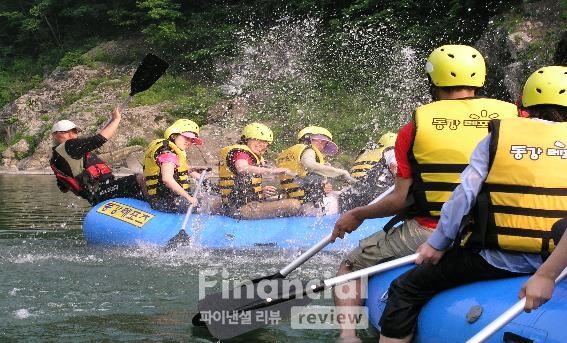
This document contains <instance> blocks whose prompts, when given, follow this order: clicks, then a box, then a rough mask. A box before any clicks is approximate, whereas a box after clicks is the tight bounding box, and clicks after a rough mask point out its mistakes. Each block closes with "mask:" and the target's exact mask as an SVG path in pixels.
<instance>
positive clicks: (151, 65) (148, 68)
mask: <svg viewBox="0 0 567 343" xmlns="http://www.w3.org/2000/svg"><path fill="white" fill-rule="evenodd" d="M167 67H169V64H168V63H167V62H166V61H164V60H162V59H161V58H159V57H157V56H156V55H153V54H147V55H146V57H144V59H143V60H142V63H141V64H140V65H139V66H138V69H136V72H135V73H134V76H132V81H130V96H133V95H134V94H137V93H140V92H143V91H145V90H146V89H148V88H150V87H151V86H152V85H153V84H154V83H155V82H156V81H157V80H158V79H159V78H160V77H161V76H162V75H163V73H165V71H166V70H167Z"/></svg>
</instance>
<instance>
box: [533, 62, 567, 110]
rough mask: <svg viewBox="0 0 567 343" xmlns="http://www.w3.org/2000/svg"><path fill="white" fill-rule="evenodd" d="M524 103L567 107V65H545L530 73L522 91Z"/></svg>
mask: <svg viewBox="0 0 567 343" xmlns="http://www.w3.org/2000/svg"><path fill="white" fill-rule="evenodd" d="M522 105H523V106H524V107H529V106H534V105H559V106H565V107H567V67H561V66H549V67H543V68H540V69H538V70H537V71H536V72H534V73H533V74H532V75H530V77H528V79H527V80H526V83H525V84H524V90H523V91H522Z"/></svg>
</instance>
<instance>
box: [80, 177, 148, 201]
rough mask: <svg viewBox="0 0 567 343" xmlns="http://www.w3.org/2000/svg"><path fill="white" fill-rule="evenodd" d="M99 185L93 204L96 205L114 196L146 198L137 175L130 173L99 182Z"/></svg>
mask: <svg viewBox="0 0 567 343" xmlns="http://www.w3.org/2000/svg"><path fill="white" fill-rule="evenodd" d="M98 186H99V187H98V189H97V192H96V194H95V196H94V197H93V198H94V199H92V201H91V205H96V204H98V203H100V202H103V201H105V200H108V199H113V198H135V199H140V200H144V196H143V194H142V188H141V187H140V184H139V183H138V181H137V180H136V175H128V176H124V177H121V178H118V179H114V180H112V181H107V182H104V183H99V185H98Z"/></svg>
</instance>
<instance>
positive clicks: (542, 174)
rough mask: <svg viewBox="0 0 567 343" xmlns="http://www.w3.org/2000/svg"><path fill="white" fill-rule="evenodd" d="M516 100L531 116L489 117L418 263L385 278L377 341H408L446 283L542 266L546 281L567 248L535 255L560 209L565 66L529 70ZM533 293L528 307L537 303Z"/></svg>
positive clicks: (557, 225) (563, 203)
mask: <svg viewBox="0 0 567 343" xmlns="http://www.w3.org/2000/svg"><path fill="white" fill-rule="evenodd" d="M522 102H523V105H524V107H525V108H526V109H527V110H528V111H529V112H530V118H533V119H528V118H510V119H502V120H499V119H494V120H492V121H490V123H489V129H490V131H489V134H488V135H487V136H486V137H485V138H484V139H483V140H482V141H481V142H480V143H479V144H478V145H477V147H476V148H475V150H474V152H473V154H472V156H471V162H470V164H469V165H468V167H467V168H466V169H465V170H464V171H463V173H462V174H461V184H460V185H459V186H458V187H457V188H456V189H455V190H454V192H453V194H452V195H451V198H450V199H449V200H448V201H447V202H446V203H445V204H444V205H443V208H442V210H441V218H440V220H439V224H438V226H437V230H435V232H434V233H433V234H432V235H431V236H430V237H429V239H428V240H427V241H426V243H424V244H422V245H421V246H420V247H419V249H418V250H417V251H418V252H419V255H418V257H417V259H416V261H415V263H416V266H415V267H414V268H413V269H410V270H409V271H407V272H406V273H404V274H402V275H400V276H399V277H398V278H396V279H395V280H394V281H392V283H391V284H390V288H389V290H388V300H387V303H386V306H385V308H384V312H383V314H382V318H381V319H380V322H379V324H380V327H381V333H380V335H381V336H380V342H411V340H412V338H413V335H414V332H415V330H416V329H417V330H419V328H418V327H417V324H418V317H419V313H420V311H421V308H422V307H423V306H424V305H425V304H426V303H427V302H428V301H429V300H430V299H431V298H432V297H434V296H435V295H436V294H437V293H439V292H441V291H443V290H446V289H450V288H453V287H457V286H459V285H463V284H468V283H471V282H475V281H482V280H494V279H501V278H508V277H513V276H521V275H526V274H531V273H533V272H534V271H536V269H538V268H540V269H541V271H540V273H539V274H538V275H537V276H535V279H533V277H532V279H531V282H533V283H537V282H538V281H537V279H538V278H540V277H541V276H542V274H546V273H547V274H548V275H546V276H545V278H547V279H548V281H547V282H545V284H547V287H548V288H547V289H548V290H549V285H550V282H553V281H551V280H553V276H554V275H556V274H559V272H558V271H551V272H549V270H550V269H556V270H558V269H559V268H558V267H560V265H559V263H558V260H560V259H563V260H564V259H565V258H564V256H562V257H557V255H555V257H554V258H553V259H552V260H551V261H550V262H546V263H547V264H546V265H545V266H543V265H542V262H543V261H544V260H546V258H547V257H549V254H550V253H552V251H553V250H554V248H555V245H557V244H559V242H558V238H559V237H560V236H561V235H562V234H563V233H562V232H557V231H558V230H561V229H562V228H564V225H565V223H564V222H563V223H562V222H561V220H562V218H564V217H565V216H566V215H567V210H566V209H567V197H566V196H564V194H565V192H567V173H565V169H566V167H567V160H565V159H563V158H562V156H561V154H560V153H559V154H558V153H557V145H559V144H558V143H562V142H565V132H566V131H567V67H560V66H549V67H543V68H540V69H538V70H537V71H535V72H534V73H532V74H531V75H530V77H529V78H528V79H527V81H526V82H525V84H524V88H523V92H522ZM561 145H562V146H564V143H562V144H561ZM502 194H506V196H504V197H503V196H502ZM468 216H470V217H468ZM467 218H468V219H469V220H467ZM462 223H464V225H462ZM554 230H556V232H554ZM454 242H455V243H456V244H453V243H454ZM459 243H460V244H459ZM564 249H565V248H563V249H562V250H563V252H564ZM560 253H561V252H560ZM547 260H548V261H549V259H547ZM550 265H552V266H553V265H554V267H553V268H550ZM540 266H541V267H540ZM528 283H530V281H528ZM530 286H532V285H528V287H530ZM538 287H541V286H538ZM530 291H531V288H530ZM533 300H534V299H533V295H532V298H530V299H529V301H530V303H528V301H526V307H525V309H527V310H531V309H536V308H537V307H538V306H539V305H540V302H539V301H540V300H538V302H537V303H535V302H533Z"/></svg>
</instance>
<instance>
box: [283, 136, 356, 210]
mask: <svg viewBox="0 0 567 343" xmlns="http://www.w3.org/2000/svg"><path fill="white" fill-rule="evenodd" d="M337 152H338V147H337V144H336V143H335V142H333V135H332V134H331V132H330V131H329V130H327V129H326V128H323V127H320V126H307V127H305V128H304V129H302V130H301V131H299V132H298V134H297V144H295V145H293V146H291V147H289V148H287V149H285V150H283V151H282V152H280V153H279V154H278V157H277V161H276V165H277V166H278V167H282V168H288V169H289V170H291V171H292V172H293V173H294V174H296V175H280V186H281V188H282V190H283V191H284V193H285V194H286V196H287V197H288V198H290V199H297V200H299V201H300V202H301V203H302V206H301V212H302V214H303V215H306V216H315V215H323V214H334V213H338V200H337V197H336V196H327V195H330V194H331V192H332V191H333V186H332V185H331V183H329V182H328V180H327V178H334V177H338V176H342V177H344V178H346V179H347V180H348V181H354V178H352V177H351V176H350V173H349V172H348V171H347V170H345V169H340V168H335V167H333V166H331V165H329V164H328V163H325V157H326V156H331V155H335V154H336V153H337Z"/></svg>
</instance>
